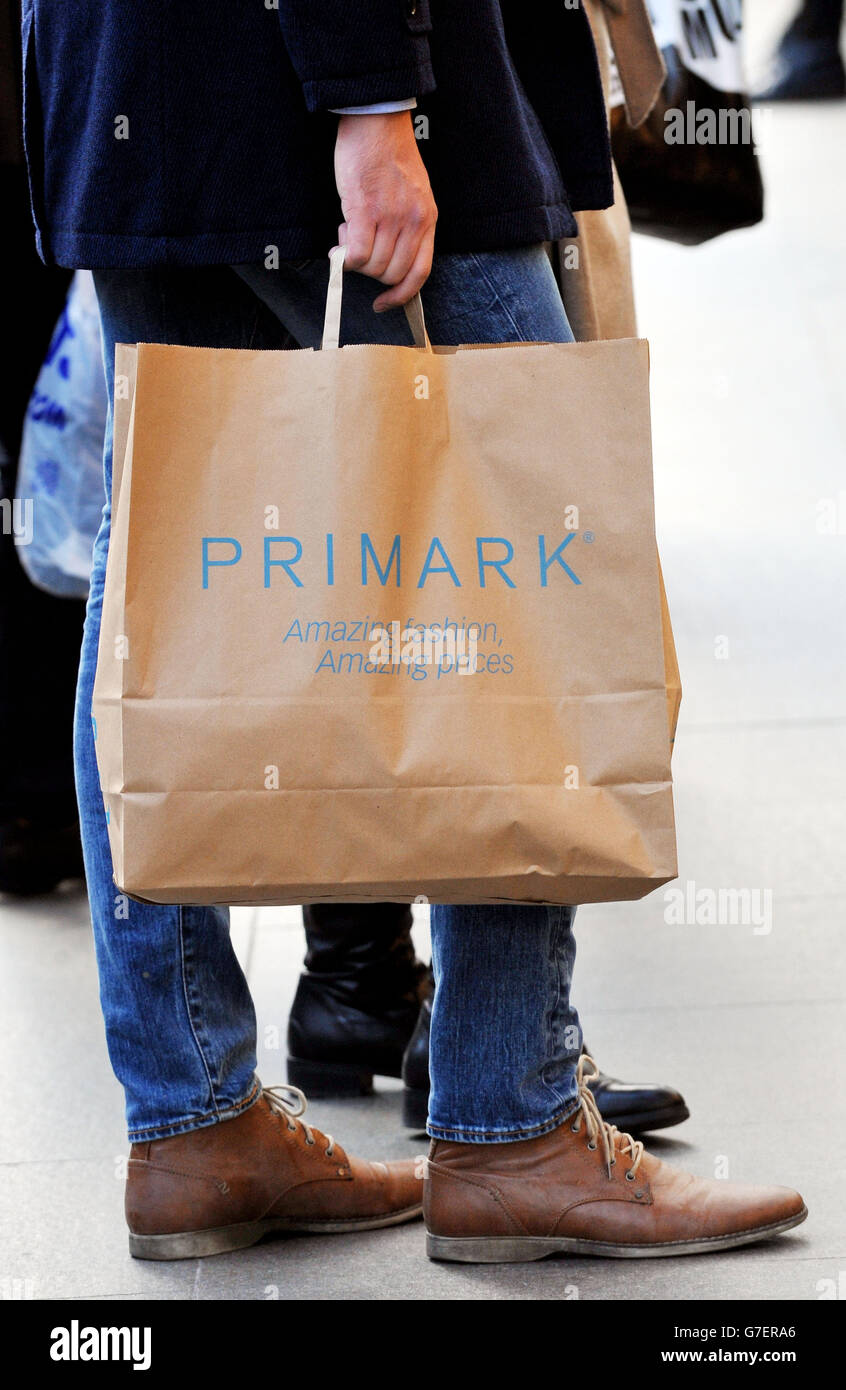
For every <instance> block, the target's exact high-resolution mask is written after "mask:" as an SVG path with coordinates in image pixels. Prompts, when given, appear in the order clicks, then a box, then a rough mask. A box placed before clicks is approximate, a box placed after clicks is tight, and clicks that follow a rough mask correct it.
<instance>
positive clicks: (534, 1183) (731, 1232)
mask: <svg viewBox="0 0 846 1390" xmlns="http://www.w3.org/2000/svg"><path fill="white" fill-rule="evenodd" d="M597 1070H598V1068H597V1067H596V1063H595V1062H594V1061H593V1059H592V1058H590V1057H582V1058H580V1061H579V1070H578V1078H579V1109H578V1110H577V1111H576V1112H575V1113H574V1114H573V1115H571V1116H570V1118H569V1119H568V1120H566V1121H565V1122H564V1124H563V1125H561V1126H560V1127H559V1128H558V1129H555V1130H553V1131H552V1132H551V1133H549V1134H544V1135H542V1136H541V1138H539V1139H523V1140H518V1141H517V1142H516V1143H512V1144H452V1143H444V1142H443V1141H440V1140H435V1141H434V1142H433V1143H432V1146H431V1149H430V1151H429V1161H428V1164H427V1174H426V1182H425V1184H424V1215H425V1217H426V1225H427V1228H428V1232H429V1234H428V1236H427V1253H428V1255H429V1257H430V1258H431V1259H433V1260H464V1261H468V1262H471V1263H473V1262H484V1263H500V1262H503V1263H504V1262H508V1261H518V1260H542V1259H543V1258H544V1256H546V1255H556V1254H568V1255H610V1256H615V1257H617V1258H634V1257H643V1256H656V1255H701V1254H705V1253H706V1252H708V1251H710V1250H727V1249H729V1248H730V1247H731V1246H734V1245H747V1244H750V1243H751V1242H752V1241H756V1240H765V1239H767V1238H768V1237H769V1236H774V1235H778V1234H779V1232H781V1231H788V1230H790V1228H791V1226H798V1225H799V1223H800V1222H801V1221H804V1220H805V1217H806V1216H807V1214H808V1213H807V1210H806V1207H805V1204H804V1202H803V1201H802V1198H801V1197H800V1196H799V1193H798V1192H793V1191H791V1189H790V1188H788V1187H752V1186H750V1185H747V1184H745V1183H729V1182H719V1181H715V1180H713V1179H708V1178H695V1177H693V1176H692V1174H690V1173H683V1172H680V1171H679V1170H678V1169H677V1168H672V1167H671V1166H670V1164H668V1163H663V1162H662V1161H661V1159H660V1158H655V1157H654V1156H653V1155H652V1154H648V1153H645V1152H644V1148H643V1144H641V1143H640V1142H638V1141H637V1140H635V1139H632V1137H631V1135H628V1134H621V1133H620V1131H619V1130H618V1129H617V1128H616V1127H615V1126H614V1125H609V1124H606V1123H605V1122H604V1121H603V1120H602V1118H601V1116H600V1114H599V1110H598V1109H597V1105H596V1100H595V1099H594V1096H593V1094H592V1092H591V1091H590V1090H589V1089H588V1085H587V1083H588V1081H591V1080H593V1078H594V1076H595V1074H596V1072H597Z"/></svg>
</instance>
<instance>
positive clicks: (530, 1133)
mask: <svg viewBox="0 0 846 1390" xmlns="http://www.w3.org/2000/svg"><path fill="white" fill-rule="evenodd" d="M578 1108H579V1102H578V1100H576V1101H574V1102H573V1104H572V1105H571V1106H570V1107H569V1109H567V1110H564V1111H561V1112H559V1113H558V1114H557V1115H552V1116H550V1118H549V1119H548V1120H543V1121H541V1123H540V1124H536V1125H531V1126H530V1127H529V1128H528V1129H476V1130H470V1129H464V1128H463V1127H461V1126H453V1127H452V1128H451V1129H441V1130H440V1133H439V1132H438V1128H439V1127H438V1126H437V1125H429V1127H428V1130H427V1132H428V1134H429V1135H430V1137H431V1138H432V1139H440V1140H442V1141H444V1142H446V1143H449V1142H450V1141H451V1140H453V1139H454V1137H455V1135H457V1134H458V1135H465V1136H466V1138H462V1139H457V1140H455V1142H456V1143H459V1144H462V1143H466V1144H473V1143H478V1142H483V1141H484V1140H486V1139H490V1140H494V1141H496V1140H499V1139H502V1140H505V1141H507V1140H509V1139H516V1140H519V1139H533V1138H536V1137H538V1136H539V1135H540V1134H547V1133H548V1132H549V1131H550V1130H552V1129H558V1128H559V1127H560V1126H561V1125H563V1124H564V1123H565V1121H567V1120H568V1119H569V1118H570V1116H571V1115H575V1113H576V1111H577V1110H578Z"/></svg>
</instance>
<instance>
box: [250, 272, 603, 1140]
mask: <svg viewBox="0 0 846 1390" xmlns="http://www.w3.org/2000/svg"><path fill="white" fill-rule="evenodd" d="M238 273H239V274H240V275H241V276H242V278H244V279H245V280H246V282H247V283H248V284H249V285H250V287H251V288H252V289H253V290H255V292H256V294H258V295H259V296H261V298H262V299H264V300H265V302H266V303H267V304H269V305H270V306H271V307H272V308H273V310H274V312H275V313H277V314H278V315H279V316H280V317H281V318H282V319H284V321H285V322H286V323H287V325H288V327H289V328H290V329H291V332H292V333H293V334H294V336H295V337H296V339H297V341H298V342H300V343H301V344H302V345H303V346H304V347H315V348H316V347H319V346H320V336H321V329H322V324H323V309H324V304H325V298H326V284H327V280H328V274H329V269H328V264H327V263H325V262H324V261H317V260H315V261H308V262H306V263H304V264H302V265H286V266H282V267H280V269H279V270H274V271H270V270H266V269H265V268H264V267H261V266H247V267H243V266H242V267H239V268H238ZM380 289H381V286H380V285H379V284H377V283H376V282H375V281H373V280H370V279H367V278H366V277H365V276H361V275H357V274H355V273H354V272H353V273H349V272H348V273H347V274H346V275H345V277H344V304H343V313H342V316H341V335H342V342H346V343H350V342H352V343H355V342H381V343H395V344H408V343H410V342H411V336H410V333H409V330H408V325H407V323H406V321H405V315H404V313H403V312H402V310H399V309H392V310H389V311H388V312H387V313H384V314H374V313H373V310H372V303H373V300H374V298H375V297H376V295H377V294H378V293H379V292H380ZM422 299H423V308H424V313H425V316H426V322H427V325H428V329H429V336H430V337H431V339H432V342H434V343H439V344H443V345H444V346H447V345H454V344H459V343H496V342H559V343H561V342H572V341H573V334H572V331H571V329H570V325H569V323H568V321H567V316H566V313H565V311H564V307H563V304H562V302H561V296H560V293H559V291H558V286H557V284H556V281H555V277H554V275H553V272H552V268H551V265H550V263H549V259H548V257H547V255H546V252H545V250H544V248H543V247H542V246H529V247H521V248H517V249H515V250H509V251H501V252H480V253H455V254H450V255H444V256H437V257H436V258H435V262H434V265H433V267H432V273H431V275H430V277H429V279H428V280H427V282H426V284H425V286H424V287H423V292H422ZM573 911H574V910H573V909H572V908H546V907H521V906H508V907H498V906H496V907H433V909H432V952H433V963H434V967H435V982H436V985H435V1003H434V1012H433V1016H432V1035H431V1044H430V1056H429V1069H430V1073H431V1078H432V1099H431V1102H430V1105H431V1111H430V1126H429V1132H430V1134H432V1135H433V1136H435V1137H437V1138H450V1139H454V1140H458V1141H460V1140H468V1141H470V1140H472V1141H476V1142H480V1141H485V1140H489V1141H490V1142H496V1141H501V1140H505V1139H522V1138H526V1137H530V1136H532V1135H537V1134H543V1133H544V1132H545V1131H546V1130H549V1129H552V1128H554V1127H555V1126H556V1125H557V1124H560V1123H561V1121H562V1119H563V1118H564V1117H565V1116H566V1115H567V1114H568V1113H569V1110H570V1109H572V1108H573V1106H574V1104H575V1100H576V1095H577V1088H576V1080H575V1071H576V1064H577V1062H578V1057H579V1052H580V1050H581V1034H580V1030H579V1024H578V1018H577V1016H576V1013H575V1011H574V1010H573V1009H572V1007H571V1005H570V1002H569V995H570V980H571V976H572V969H573V959H574V955H575V945H574V939H573V935H572V930H571V928H572V919H573Z"/></svg>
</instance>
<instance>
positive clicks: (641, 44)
mask: <svg viewBox="0 0 846 1390" xmlns="http://www.w3.org/2000/svg"><path fill="white" fill-rule="evenodd" d="M585 7H586V9H587V13H588V17H589V18H590V21H591V25H592V26H593V32H594V37H595V39H596V49H597V54H598V56H599V67H600V72H601V74H602V85H603V88H604V91H605V99H606V101H608V100H609V97H610V76H611V55H612V53H613V56H614V60H615V62H616V67H617V72H618V73H619V77H620V86H621V88H622V93H623V99H624V102H625V107H626V116H627V118H628V121H629V124H630V125H632V126H638V125H641V124H642V122H643V121H645V120H646V117H647V116H648V115H649V112H650V111H651V110H652V107H653V106H654V105H655V102H656V100H657V98H658V93H659V92H660V90H661V84H662V82H663V81H664V77H665V75H666V72H665V68H664V60H663V59H662V57H661V54H660V52H659V51H658V47H657V45H656V43H655V39H654V37H653V33H652V25H651V23H650V21H649V15H648V14H647V11H646V5H645V2H644V0H585ZM614 190H615V199H614V206H613V207H610V208H606V209H604V210H603V211H602V212H580V213H579V214H578V222H579V235H578V236H577V237H573V238H571V239H568V240H565V241H560V242H558V243H557V247H556V250H557V257H558V271H559V282H560V284H561V294H562V298H563V300H564V304H565V307H566V310H567V317H568V318H569V320H570V324H571V327H572V329H573V333H574V334H575V336H576V338H577V339H578V340H579V341H580V342H581V341H586V340H589V339H596V338H634V337H636V336H637V327H636V323H635V305H634V292H633V289H632V273H631V254H630V237H631V224H630V222H629V214H628V209H627V208H626V200H625V198H624V197H623V190H622V188H621V186H620V180H619V178H618V176H617V171H616V169H615V170H614Z"/></svg>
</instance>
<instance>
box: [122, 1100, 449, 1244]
mask: <svg viewBox="0 0 846 1390" xmlns="http://www.w3.org/2000/svg"><path fill="white" fill-rule="evenodd" d="M305 1107H306V1101H305V1096H304V1095H303V1093H302V1091H298V1090H297V1088H296V1087H294V1086H278V1087H268V1088H265V1090H264V1091H263V1092H262V1094H261V1096H260V1098H259V1099H258V1100H257V1101H256V1103H255V1104H254V1105H251V1106H250V1108H249V1110H245V1111H244V1112H243V1113H242V1114H240V1115H238V1116H237V1117H236V1118H235V1119H234V1120H225V1121H223V1122H222V1123H220V1124H215V1125H209V1126H207V1127H206V1128H204V1129H192V1130H190V1131H189V1132H188V1133H187V1134H178V1135H175V1136H174V1137H173V1138H172V1139H156V1140H153V1141H152V1142H151V1143H149V1144H133V1145H132V1149H131V1152H130V1157H129V1174H128V1178H127V1184H126V1220H127V1224H128V1226H129V1232H130V1234H129V1251H130V1254H132V1255H135V1256H136V1257H137V1258H138V1259H141V1260H187V1259H195V1258H196V1257H197V1256H199V1255H217V1254H220V1253H221V1251H224V1250H240V1249H243V1247H244V1246H247V1245H255V1243H256V1241H258V1240H261V1238H262V1236H265V1235H268V1234H269V1233H270V1232H274V1231H289V1232H295V1231H296V1232H302V1231H312V1232H321V1233H323V1232H337V1231H369V1230H372V1229H373V1228H374V1227H376V1226H396V1225H398V1224H399V1223H400V1222H402V1221H411V1220H413V1218H414V1217H416V1216H419V1215H420V1213H421V1211H422V1202H423V1182H422V1173H421V1172H420V1171H417V1170H416V1165H415V1160H414V1159H403V1160H402V1161H401V1162H398V1163H367V1162H365V1161H364V1160H363V1159H361V1158H348V1157H347V1155H346V1153H345V1152H344V1150H343V1149H342V1148H341V1147H340V1145H339V1144H336V1143H335V1141H334V1140H333V1139H332V1138H331V1137H330V1136H329V1135H326V1134H321V1132H320V1130H319V1129H312V1128H311V1127H310V1126H309V1125H307V1124H305V1122H304V1121H303V1120H302V1119H301V1118H300V1116H301V1115H302V1114H303V1112H304V1111H305ZM420 1166H422V1165H420Z"/></svg>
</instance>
